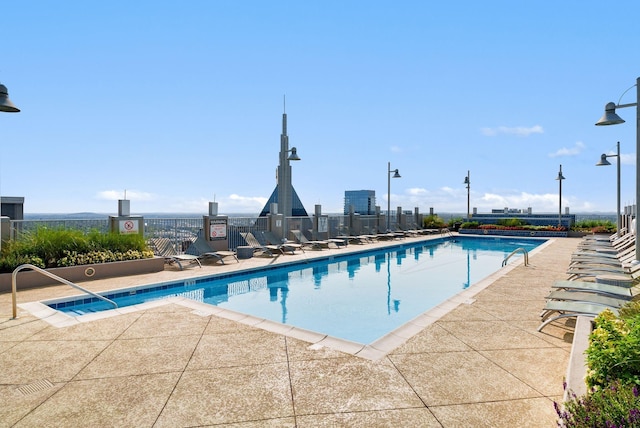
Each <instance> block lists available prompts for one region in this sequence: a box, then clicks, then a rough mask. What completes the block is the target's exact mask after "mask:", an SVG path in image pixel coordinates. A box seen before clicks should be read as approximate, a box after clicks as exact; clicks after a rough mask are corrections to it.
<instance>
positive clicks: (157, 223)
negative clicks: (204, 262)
mask: <svg viewBox="0 0 640 428" xmlns="http://www.w3.org/2000/svg"><path fill="white" fill-rule="evenodd" d="M452 216H454V215H452ZM452 218H456V217H452ZM381 219H382V220H381ZM384 219H385V217H384V216H382V217H379V216H376V215H356V216H355V217H350V216H349V215H329V216H328V222H327V227H328V229H327V237H329V238H335V237H337V236H342V235H360V234H375V233H379V232H384V231H385V230H386V223H385V221H386V220H384ZM584 219H588V220H611V221H614V222H615V215H614V216H611V215H579V214H576V221H580V220H584ZM444 220H445V221H447V220H448V219H447V218H446V217H444ZM268 221H269V219H268V218H267V217H228V226H227V237H228V243H229V249H231V250H235V249H236V248H237V247H238V246H241V245H246V242H245V240H244V238H242V235H241V233H245V232H251V233H253V234H257V233H256V232H259V231H265V230H268ZM389 222H390V223H389V224H390V229H392V230H397V229H399V227H398V226H399V224H398V222H397V220H396V218H395V217H391V218H390V219H389ZM403 223H404V228H405V229H416V228H420V227H421V225H419V224H417V220H416V219H415V218H414V216H409V215H407V216H406V218H405V219H404V221H403ZM10 224H11V232H10V237H11V239H16V238H18V237H19V235H20V234H21V233H25V232H32V231H35V230H36V229H37V228H38V227H46V228H50V229H59V228H62V229H77V230H81V231H85V232H88V231H91V230H97V231H100V232H103V233H107V232H108V231H109V228H110V226H109V219H69V220H59V219H56V220H43V219H39V220H11V222H10ZM203 226H204V223H203V219H202V217H190V218H152V217H148V218H147V217H145V218H144V237H145V239H147V240H149V239H152V238H168V239H169V240H170V241H171V242H172V243H173V244H174V247H175V248H176V250H177V251H178V252H184V251H185V250H186V249H187V247H188V246H189V245H190V244H191V243H192V242H193V241H195V239H196V238H197V237H198V235H199V234H203ZM287 226H288V229H289V231H291V230H299V231H301V232H302V233H303V234H304V235H305V236H306V237H307V238H308V239H315V237H314V236H313V219H312V218H311V217H289V218H287ZM287 237H288V238H289V239H292V240H294V239H295V237H294V236H293V235H292V234H291V233H288V234H287Z"/></svg>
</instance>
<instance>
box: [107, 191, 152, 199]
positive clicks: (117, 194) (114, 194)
mask: <svg viewBox="0 0 640 428" xmlns="http://www.w3.org/2000/svg"><path fill="white" fill-rule="evenodd" d="M96 199H102V200H107V201H117V200H120V199H129V200H132V201H152V200H154V199H155V196H154V195H153V194H152V193H148V192H139V191H137V190H103V191H101V192H98V193H97V194H96Z"/></svg>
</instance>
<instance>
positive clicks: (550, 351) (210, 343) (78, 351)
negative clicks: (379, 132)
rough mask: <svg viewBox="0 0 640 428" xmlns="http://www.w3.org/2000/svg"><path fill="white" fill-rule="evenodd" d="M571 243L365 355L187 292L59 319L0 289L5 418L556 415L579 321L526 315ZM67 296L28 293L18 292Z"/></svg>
mask: <svg viewBox="0 0 640 428" xmlns="http://www.w3.org/2000/svg"><path fill="white" fill-rule="evenodd" d="M422 239H428V238H422ZM579 241H580V240H579V239H572V238H564V239H554V240H552V241H551V242H550V243H549V245H547V246H545V248H543V249H542V250H540V251H534V252H532V254H531V255H530V257H529V263H530V265H529V266H527V267H524V266H522V264H521V263H518V264H517V265H512V266H509V267H507V268H506V269H503V270H501V271H500V272H499V273H497V274H495V275H493V276H492V277H491V278H489V279H487V280H486V283H484V284H480V286H479V287H478V288H480V289H481V290H479V291H478V292H477V293H476V294H475V295H473V296H472V297H471V298H466V299H465V300H464V301H462V303H460V302H455V303H452V304H451V307H452V308H447V309H450V310H448V311H446V313H445V312H444V311H443V312H442V313H441V314H435V313H434V316H433V317H431V318H432V319H431V320H430V321H429V322H425V323H424V324H425V325H424V326H422V327H420V328H416V329H415V331H414V332H412V333H416V334H415V335H414V336H413V337H411V338H410V339H408V340H406V339H405V338H396V340H397V342H398V343H396V345H399V346H397V347H395V348H394V349H393V350H391V351H390V352H389V353H387V354H385V355H377V356H376V357H377V358H373V359H371V358H361V357H359V356H356V355H352V354H353V353H354V352H351V350H350V349H346V348H345V349H344V350H345V351H347V352H342V351H340V350H338V349H340V344H339V343H337V344H333V345H334V346H332V347H328V346H321V344H315V345H313V344H311V343H309V342H306V341H304V340H300V339H299V338H295V337H292V336H291V335H287V334H282V333H279V332H277V328H278V327H275V326H274V327H268V326H267V329H266V330H265V329H264V328H258V327H257V326H256V325H255V324H256V323H257V321H256V320H255V319H251V318H250V317H245V316H242V315H237V316H236V317H235V319H229V318H233V316H227V318H222V317H220V316H218V315H216V314H215V313H212V312H211V311H206V310H203V308H202V307H199V306H198V305H193V304H191V303H188V302H186V303H185V302H184V301H173V302H168V303H166V304H161V305H155V306H154V307H149V308H147V309H144V310H138V311H133V312H128V313H126V314H123V315H119V316H117V317H111V318H104V319H97V320H95V321H91V322H87V323H81V324H77V325H73V326H68V327H63V328H58V327H54V326H52V325H51V324H50V323H48V322H46V321H44V320H41V319H39V318H37V317H35V316H33V315H32V314H30V313H29V312H27V311H25V310H24V309H20V310H19V314H18V318H17V319H15V320H11V319H10V317H11V295H10V294H2V295H0V320H1V321H0V366H1V367H2V370H1V371H0V426H20V427H21V426H39V427H41V426H92V427H96V426H157V427H162V426H171V427H176V426H203V425H207V426H209V425H231V424H237V425H234V426H243V427H263V426H273V427H276V426H277V427H287V426H290V427H294V426H297V427H317V426H350V427H352V426H367V427H377V426H393V427H397V426H421V427H459V426H474V427H513V426H518V427H527V426H529V427H548V426H555V413H554V410H553V400H560V399H561V397H562V394H563V391H562V381H563V377H564V374H565V371H566V368H567V363H568V359H569V353H570V348H571V340H572V331H573V330H572V328H571V326H563V325H561V324H555V325H551V326H549V327H547V328H546V329H545V330H544V332H542V333H538V332H536V328H537V327H538V325H539V323H540V320H539V316H538V315H539V313H540V310H541V308H542V306H543V305H544V296H545V295H546V294H547V293H548V292H549V289H550V288H549V286H550V284H551V283H552V281H553V280H555V279H564V278H565V277H566V275H565V273H564V272H565V270H566V267H567V265H568V263H569V259H570V255H571V253H572V251H574V250H575V248H576V246H577V244H578V242H579ZM373 245H385V244H383V243H381V244H369V245H367V246H366V247H370V246H371V247H373ZM352 248H354V249H357V250H359V249H362V248H363V246H349V247H347V248H346V249H331V250H323V251H321V252H320V251H318V252H312V251H307V253H305V254H304V255H296V256H290V255H286V256H280V257H277V258H274V259H270V258H252V259H248V260H241V261H240V263H229V264H227V265H224V266H220V265H211V266H207V265H204V266H203V268H202V269H199V268H197V267H196V268H194V269H188V270H185V271H177V270H168V269H167V270H165V271H163V272H160V273H157V274H150V275H140V276H136V277H127V278H122V279H118V280H113V279H111V280H99V281H94V282H89V283H85V284H83V285H84V286H87V287H88V288H90V289H91V290H93V291H101V290H106V289H114V288H122V287H127V286H132V285H138V284H145V283H152V282H160V281H169V280H174V279H181V278H187V277H194V276H200V275H206V274H211V273H217V272H223V271H227V270H229V271H230V270H235V269H239V268H248V267H251V266H260V265H263V264H267V263H281V262H283V261H288V260H291V259H292V258H293V257H312V256H313V255H314V254H317V255H326V254H327V253H328V252H335V253H338V252H340V253H343V252H345V251H350V249H352ZM483 282H485V281H483ZM485 286H486V287H485ZM472 288H473V287H472ZM73 294H77V292H76V291H75V290H73V289H71V288H69V287H64V286H56V287H46V288H42V289H34V290H25V291H20V292H19V293H18V302H19V303H21V304H22V303H26V302H31V301H36V300H42V299H48V298H52V297H59V296H63V295H73ZM445 306H446V305H445ZM213 312H215V311H213ZM263 327H264V326H263ZM269 330H270V331H269Z"/></svg>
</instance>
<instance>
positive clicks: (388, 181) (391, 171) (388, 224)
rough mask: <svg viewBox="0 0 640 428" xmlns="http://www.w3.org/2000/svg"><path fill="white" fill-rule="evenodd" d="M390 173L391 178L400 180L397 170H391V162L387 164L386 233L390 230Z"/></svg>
mask: <svg viewBox="0 0 640 428" xmlns="http://www.w3.org/2000/svg"><path fill="white" fill-rule="evenodd" d="M391 173H393V178H401V177H400V173H399V172H398V169H397V168H396V169H393V170H392V169H391V162H387V231H389V230H390V228H391V224H390V220H391V178H392V177H391Z"/></svg>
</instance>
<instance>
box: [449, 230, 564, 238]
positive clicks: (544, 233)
mask: <svg viewBox="0 0 640 428" xmlns="http://www.w3.org/2000/svg"><path fill="white" fill-rule="evenodd" d="M458 233H460V234H461V235H484V236H521V237H534V238H541V237H542V238H566V237H567V231H566V230H565V231H561V232H560V231H558V232H556V231H553V230H501V229H460V230H459V231H458Z"/></svg>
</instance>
